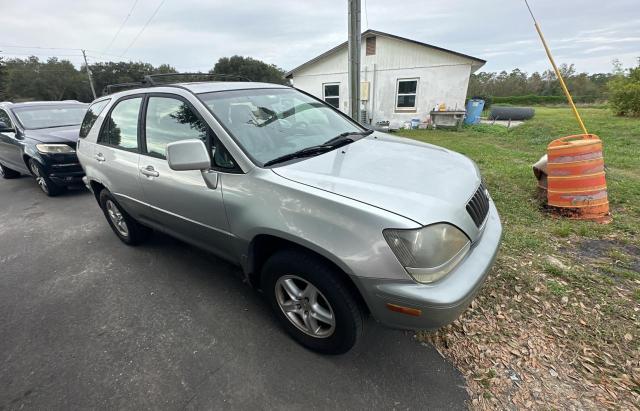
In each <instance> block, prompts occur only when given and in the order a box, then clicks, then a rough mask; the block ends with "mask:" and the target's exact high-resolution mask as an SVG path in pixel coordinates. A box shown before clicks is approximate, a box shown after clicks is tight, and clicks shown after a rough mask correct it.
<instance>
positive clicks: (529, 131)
mask: <svg viewBox="0 0 640 411" xmlns="http://www.w3.org/2000/svg"><path fill="white" fill-rule="evenodd" d="M580 111H581V114H582V115H583V119H584V121H585V124H586V126H587V128H588V130H589V132H591V133H593V134H596V135H598V136H600V138H601V139H602V140H603V142H604V157H605V163H606V167H607V183H608V192H609V201H610V206H611V212H612V216H613V221H612V222H611V223H610V224H597V223H593V222H585V221H575V220H569V219H565V218H560V217H557V216H555V215H552V214H551V213H549V212H548V211H547V210H546V209H545V208H544V207H543V206H542V204H541V202H540V200H539V199H538V198H537V188H536V180H535V177H534V176H533V173H532V168H531V166H532V164H533V163H535V162H536V161H537V160H538V159H539V158H540V156H542V155H543V154H545V152H546V147H547V145H548V143H549V142H551V141H552V140H554V139H556V138H558V137H563V136H568V135H572V134H579V133H580V131H579V128H578V126H577V123H576V121H575V119H574V118H573V116H572V113H571V111H570V110H569V109H567V108H552V107H538V108H536V116H535V117H534V119H532V120H530V121H527V122H526V123H524V124H523V125H521V126H520V127H516V128H513V129H510V130H508V129H506V128H505V127H502V126H497V125H494V126H492V125H478V126H471V127H465V128H464V129H463V130H462V131H460V132H456V131H447V130H436V131H434V130H403V131H401V132H400V134H401V135H404V136H407V137H410V138H413V139H416V140H420V141H424V142H428V143H432V144H436V145H439V146H443V147H446V148H449V149H452V150H455V151H458V152H460V153H463V154H465V155H467V156H468V157H470V158H471V159H473V160H474V161H475V162H476V163H477V164H478V166H479V167H480V169H481V171H482V174H483V178H484V180H485V182H486V184H487V186H488V188H489V191H490V192H491V195H492V197H493V199H494V201H495V203H496V206H497V208H498V210H499V212H500V215H501V219H502V221H503V226H504V237H503V244H502V248H501V252H500V255H499V257H498V260H497V262H496V265H495V267H494V270H493V274H492V277H491V278H490V280H489V281H488V282H487V284H486V286H485V289H484V290H483V293H482V294H481V296H480V297H479V301H480V304H482V301H492V303H491V304H493V305H495V306H496V307H497V306H498V305H499V304H502V305H501V307H502V310H503V311H507V312H509V311H510V310H512V311H513V312H514V313H516V314H514V315H517V316H518V318H521V319H522V321H523V322H522V324H521V326H523V327H526V326H527V324H526V319H527V316H528V315H531V314H533V315H539V316H540V315H541V312H540V308H539V306H538V305H535V304H532V303H531V302H530V299H523V300H522V302H515V299H514V297H516V296H517V294H518V293H516V292H514V291H513V290H514V289H520V290H522V293H525V294H531V295H536V297H537V298H541V299H542V300H546V303H549V304H552V305H553V306H554V307H555V308H554V309H553V310H555V311H554V312H557V311H560V310H564V311H563V312H564V313H565V314H563V315H565V318H563V319H562V320H560V319H555V318H554V316H549V318H548V319H547V320H545V321H548V323H547V326H548V327H549V330H551V329H552V328H553V327H555V328H556V329H566V328H567V327H566V324H567V321H569V322H570V323H573V322H575V323H579V322H580V320H581V318H583V317H584V315H585V314H584V312H583V311H584V310H586V309H585V308H582V307H588V308H589V309H593V310H596V311H595V313H596V314H597V315H595V314H594V313H590V314H589V316H588V317H587V318H589V326H588V327H587V326H584V327H581V326H574V327H570V330H569V331H568V335H567V336H566V337H567V338H566V340H565V341H563V344H567V348H566V349H567V351H568V352H571V351H573V350H575V351H576V352H578V351H580V350H582V349H584V347H589V348H590V349H592V350H594V352H599V351H603V350H604V351H606V352H608V353H610V354H611V356H612V358H613V362H614V363H615V367H613V369H612V371H610V374H608V375H610V376H611V377H613V378H617V377H620V376H621V375H628V374H630V373H632V369H631V368H632V365H630V364H631V363H629V362H628V359H629V358H638V357H640V353H639V348H638V343H637V339H638V338H639V336H640V321H639V319H638V315H639V314H638V312H637V307H638V302H639V301H640V290H639V288H640V273H639V272H638V271H640V268H639V267H640V248H639V247H640V119H637V118H636V119H633V118H621V117H615V116H614V115H612V113H611V111H609V110H606V109H602V108H582V109H581V110H580ZM548 255H552V256H554V257H555V258H557V259H558V260H560V261H562V264H563V266H559V265H558V264H550V263H549V260H548V259H547V258H546V257H547V256H548ZM493 305H489V306H488V307H487V308H488V309H489V310H490V311H491V310H494V311H495V310H497V309H494V308H493ZM471 315H473V314H471ZM594 315H595V317H593V316H594ZM566 316H572V318H573V319H571V318H569V319H568V318H567V317H566ZM542 318H546V317H542ZM501 332H502V333H503V334H504V335H505V336H508V335H509V334H510V333H513V330H510V329H509V328H508V327H504V328H503V329H502V330H501ZM476 335H482V330H481V329H480V330H478V333H477V334H476ZM549 335H551V334H549ZM624 335H632V336H634V338H633V340H632V341H631V342H629V341H625V340H624V339H623V338H622V336H624ZM482 338H483V341H484V343H489V344H490V343H491V339H490V338H489V337H484V336H483V337H482ZM572 366H573V365H572ZM576 367H577V366H576ZM576 371H578V372H580V373H582V371H581V370H580V369H576ZM607 372H609V371H607ZM584 378H590V379H591V380H592V382H593V383H596V384H598V383H599V382H598V381H600V380H598V378H600V377H596V376H591V375H585V377H584ZM494 394H495V393H494Z"/></svg>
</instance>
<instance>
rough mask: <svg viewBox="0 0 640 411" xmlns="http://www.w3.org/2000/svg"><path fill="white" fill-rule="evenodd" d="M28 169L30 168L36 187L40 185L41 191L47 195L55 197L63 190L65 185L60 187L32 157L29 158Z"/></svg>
mask: <svg viewBox="0 0 640 411" xmlns="http://www.w3.org/2000/svg"><path fill="white" fill-rule="evenodd" d="M29 170H31V174H33V178H35V179H36V183H37V184H38V187H40V189H41V190H42V192H43V193H45V194H46V195H48V196H49V197H55V196H57V195H59V194H61V193H63V192H64V191H65V189H66V187H61V186H59V185H57V184H56V183H54V182H53V181H52V180H51V179H50V178H49V175H48V174H47V173H46V172H45V171H44V169H43V168H42V166H41V165H40V163H38V162H37V161H36V160H34V159H33V158H30V159H29Z"/></svg>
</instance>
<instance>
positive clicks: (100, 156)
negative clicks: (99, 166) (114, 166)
mask: <svg viewBox="0 0 640 411" xmlns="http://www.w3.org/2000/svg"><path fill="white" fill-rule="evenodd" d="M94 158H95V159H96V160H98V162H99V163H102V162H103V161H105V158H104V156H103V155H102V153H98V154H96V155H95V156H94Z"/></svg>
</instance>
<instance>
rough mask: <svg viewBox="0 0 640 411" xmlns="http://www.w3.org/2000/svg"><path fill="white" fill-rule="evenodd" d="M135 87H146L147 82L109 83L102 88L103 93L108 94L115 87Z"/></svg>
mask: <svg viewBox="0 0 640 411" xmlns="http://www.w3.org/2000/svg"><path fill="white" fill-rule="evenodd" d="M134 87H145V84H144V83H143V82H142V81H139V82H137V83H117V84H109V85H108V86H105V88H103V89H102V95H103V96H106V95H107V94H111V93H113V90H114V89H120V88H134Z"/></svg>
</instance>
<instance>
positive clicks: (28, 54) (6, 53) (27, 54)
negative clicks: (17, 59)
mask: <svg viewBox="0 0 640 411" xmlns="http://www.w3.org/2000/svg"><path fill="white" fill-rule="evenodd" d="M0 53H2V54H4V55H5V56H40V57H82V54H49V53H11V52H6V51H0Z"/></svg>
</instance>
